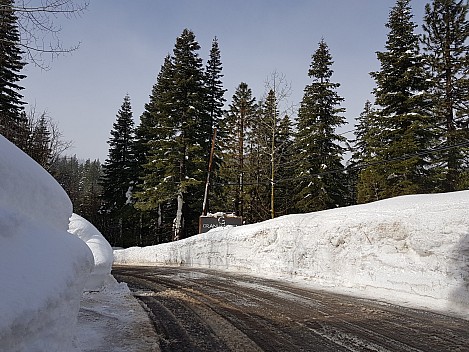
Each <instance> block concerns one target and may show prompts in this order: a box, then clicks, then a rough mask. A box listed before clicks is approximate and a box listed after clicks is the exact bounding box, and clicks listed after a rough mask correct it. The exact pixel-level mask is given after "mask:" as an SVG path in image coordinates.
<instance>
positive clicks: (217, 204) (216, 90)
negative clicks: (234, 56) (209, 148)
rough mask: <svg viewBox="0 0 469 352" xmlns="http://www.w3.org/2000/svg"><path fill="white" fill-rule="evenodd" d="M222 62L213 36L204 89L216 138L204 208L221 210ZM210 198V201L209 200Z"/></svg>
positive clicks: (212, 130) (211, 126) (216, 41)
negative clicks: (207, 195)
mask: <svg viewBox="0 0 469 352" xmlns="http://www.w3.org/2000/svg"><path fill="white" fill-rule="evenodd" d="M222 70H223V68H222V64H221V55H220V49H219V46H218V39H217V38H216V37H215V38H214V39H213V41H212V48H211V50H210V57H209V60H208V61H207V65H206V69H205V89H206V94H207V97H206V100H207V103H206V106H207V110H208V114H209V116H210V131H211V132H210V133H211V136H214V134H215V133H214V132H215V128H216V129H217V130H216V140H215V151H214V155H213V162H212V167H211V168H212V170H211V171H210V175H208V176H207V182H209V186H210V187H209V192H210V195H209V197H208V199H207V203H209V204H207V205H206V209H205V210H207V209H208V208H209V205H210V207H211V208H215V209H217V208H218V210H223V209H222V205H221V203H222V202H223V201H224V199H223V197H222V194H221V193H222V189H221V188H220V185H219V184H220V176H219V170H220V166H221V154H222V150H221V148H220V145H221V143H219V142H218V141H220V140H222V139H223V138H224V136H223V133H224V131H223V129H222V128H221V125H222V124H223V117H224V110H223V106H224V104H225V101H226V99H225V98H224V94H225V92H226V89H224V88H223V82H222V81H221V79H222V77H223V74H222ZM209 200H210V202H209Z"/></svg>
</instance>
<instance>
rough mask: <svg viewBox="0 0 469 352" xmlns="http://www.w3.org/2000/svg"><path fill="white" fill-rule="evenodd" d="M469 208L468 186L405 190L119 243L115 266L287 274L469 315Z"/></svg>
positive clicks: (342, 289)
mask: <svg viewBox="0 0 469 352" xmlns="http://www.w3.org/2000/svg"><path fill="white" fill-rule="evenodd" d="M468 212H469V191H462V192H454V193H446V194H433V195H412V196H402V197H396V198H393V199H387V200H383V201H378V202H375V203H370V204H365V205H357V206H351V207H347V208H338V209H332V210H327V211H321V212H316V213H310V214H296V215H288V216H283V217H280V218H277V219H273V220H269V221H265V222H262V223H259V224H253V225H244V226H240V227H232V228H226V227H225V228H217V229H212V230H210V231H209V232H207V233H205V234H201V235H197V236H194V237H190V238H188V239H185V240H181V241H178V242H172V243H167V244H162V245H157V246H152V247H144V248H138V247H133V248H127V249H123V250H116V251H114V263H116V264H131V265H187V266H193V267H202V268H213V269H221V270H228V271H234V272H241V273H248V274H253V275H260V276H264V277H265V276H267V277H271V278H279V279H287V280H292V281H295V282H297V283H302V284H304V285H308V286H309V287H314V288H325V289H329V290H333V291H336V292H343V293H349V294H354V295H358V296H365V297H371V298H375V299H384V300H388V301H391V302H393V303H398V304H403V305H409V306H415V307H424V308H431V309H437V310H440V311H444V312H447V313H453V314H457V315H458V316H462V317H464V318H469V216H468V215H469V214H468Z"/></svg>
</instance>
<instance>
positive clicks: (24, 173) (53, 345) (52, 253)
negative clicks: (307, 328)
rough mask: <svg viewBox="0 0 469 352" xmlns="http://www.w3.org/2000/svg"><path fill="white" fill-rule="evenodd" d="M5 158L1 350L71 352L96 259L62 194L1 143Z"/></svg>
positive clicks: (0, 212) (0, 177)
mask: <svg viewBox="0 0 469 352" xmlns="http://www.w3.org/2000/svg"><path fill="white" fill-rule="evenodd" d="M0 150H1V152H0V240H1V246H0V280H1V290H0V317H1V318H0V346H1V347H0V349H1V350H2V351H24V352H26V351H27V352H34V351H60V352H65V351H70V350H71V348H72V339H73V335H74V331H75V325H76V317H77V314H78V310H79V304H80V298H81V294H82V290H83V287H84V284H85V281H86V279H87V276H88V275H89V272H90V270H91V268H92V265H93V257H92V255H91V252H90V250H89V249H88V247H87V246H86V245H85V244H84V243H83V241H80V240H79V239H78V238H76V237H75V236H72V235H70V234H69V233H68V232H67V228H68V219H69V217H70V215H71V213H72V205H71V202H70V200H69V199H68V197H67V195H66V194H65V192H64V191H63V189H62V188H61V187H60V186H59V185H58V184H57V183H56V182H55V180H54V179H53V178H52V177H51V176H50V175H49V174H48V173H47V172H46V171H45V170H44V169H43V168H41V167H40V166H39V165H38V164H36V163H35V162H34V161H33V160H32V159H30V158H29V157H28V156H27V155H26V154H24V153H23V152H21V151H20V150H19V149H18V148H16V147H15V146H14V145H13V144H12V143H10V142H9V141H8V140H6V139H5V138H4V137H3V136H1V135H0Z"/></svg>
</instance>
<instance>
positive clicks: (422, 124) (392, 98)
mask: <svg viewBox="0 0 469 352" xmlns="http://www.w3.org/2000/svg"><path fill="white" fill-rule="evenodd" d="M409 2H410V0H397V2H396V5H395V6H394V7H393V8H392V9H391V12H390V15H389V20H388V23H387V24H386V27H388V28H389V33H388V38H387V41H386V46H385V48H386V51H384V52H378V53H377V56H378V60H379V61H380V63H381V69H380V71H377V72H372V73H371V76H372V77H373V78H374V79H375V81H376V84H377V88H375V89H374V94H375V98H376V105H377V106H378V109H377V111H376V112H375V113H374V114H372V115H370V116H367V117H366V118H367V119H368V120H370V119H371V118H372V119H373V120H372V121H368V122H367V123H368V124H370V123H371V122H373V123H371V126H370V127H367V129H368V131H371V132H372V133H369V132H366V133H363V135H362V136H360V142H361V143H362V145H363V146H365V145H366V148H365V149H364V150H366V153H365V154H363V160H362V161H363V163H364V164H368V166H366V167H365V168H364V169H363V170H362V171H361V172H360V174H359V181H358V195H357V197H358V200H359V202H369V201H372V200H377V199H383V198H389V197H394V196H398V195H403V194H414V193H425V192H427V191H428V190H429V189H430V188H431V182H430V180H431V179H430V175H429V165H428V158H427V157H426V156H425V155H423V154H421V153H422V152H424V151H426V150H427V149H428V148H429V147H430V145H431V140H432V136H431V133H432V131H431V128H430V127H431V126H430V120H429V113H428V109H429V103H428V96H427V95H426V94H425V91H426V89H427V86H428V83H427V77H426V73H425V70H424V65H423V60H422V56H421V55H420V54H419V37H418V35H417V34H415V33H414V29H415V27H416V25H415V24H414V23H413V22H412V17H413V15H412V10H411V8H410V6H409Z"/></svg>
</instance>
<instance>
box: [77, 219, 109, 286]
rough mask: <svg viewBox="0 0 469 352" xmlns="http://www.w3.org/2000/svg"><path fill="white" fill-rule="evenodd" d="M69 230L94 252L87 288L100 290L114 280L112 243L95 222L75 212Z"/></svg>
mask: <svg viewBox="0 0 469 352" xmlns="http://www.w3.org/2000/svg"><path fill="white" fill-rule="evenodd" d="M68 232H70V233H71V234H73V235H76V236H78V237H79V238H80V239H81V240H82V241H83V242H85V243H86V244H87V246H88V247H89V248H90V250H91V252H93V257H94V268H93V270H92V271H91V275H90V276H89V278H88V280H87V281H86V284H85V290H86V291H100V290H101V289H102V288H103V287H104V286H105V284H106V282H110V281H113V280H114V278H113V277H112V276H111V267H112V261H113V260H114V256H113V253H112V247H111V245H110V244H109V242H108V241H106V239H105V238H104V237H103V235H102V234H101V232H99V230H98V229H97V228H96V227H94V225H93V224H91V223H90V222H89V221H88V220H86V219H84V218H82V217H81V216H80V215H77V214H75V213H74V214H73V215H72V217H71V218H70V223H69V225H68Z"/></svg>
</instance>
